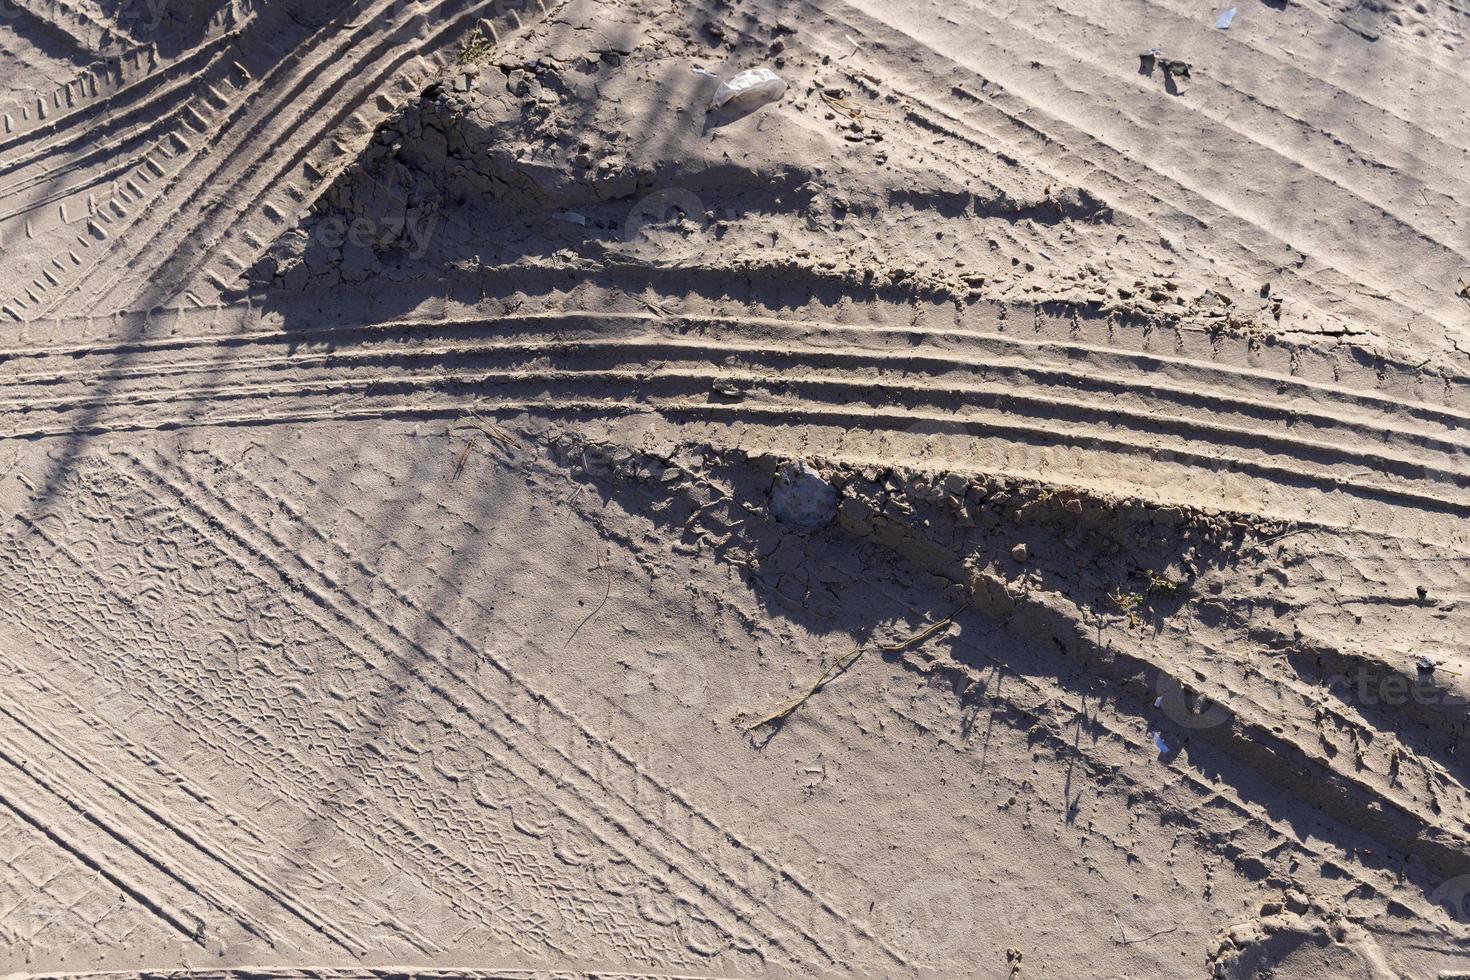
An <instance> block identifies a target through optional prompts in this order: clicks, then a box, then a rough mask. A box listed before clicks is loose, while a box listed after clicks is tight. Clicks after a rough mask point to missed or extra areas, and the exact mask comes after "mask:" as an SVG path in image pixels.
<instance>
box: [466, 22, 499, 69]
mask: <svg viewBox="0 0 1470 980" xmlns="http://www.w3.org/2000/svg"><path fill="white" fill-rule="evenodd" d="M494 47H495V42H494V41H491V40H490V39H489V38H487V37H485V36H484V35H482V34H481V33H480V29H479V28H478V27H477V28H475V30H474V32H473V33H471V34H470V36H469V37H467V38H465V42H464V43H463V44H461V45H460V46H459V63H460V64H461V65H470V64H474V63H475V62H476V61H479V60H480V59H481V58H483V57H484V56H485V55H487V54H489V53H490V52H491V50H492V49H493V48H494Z"/></svg>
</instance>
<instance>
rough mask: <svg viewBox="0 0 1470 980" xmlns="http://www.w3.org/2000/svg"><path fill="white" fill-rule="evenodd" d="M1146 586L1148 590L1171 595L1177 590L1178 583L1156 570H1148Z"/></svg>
mask: <svg viewBox="0 0 1470 980" xmlns="http://www.w3.org/2000/svg"><path fill="white" fill-rule="evenodd" d="M1147 574H1148V588H1149V591H1150V592H1161V593H1163V594H1164V595H1173V594H1174V593H1175V592H1178V591H1179V583H1178V582H1176V581H1174V580H1173V579H1171V578H1169V577H1168V576H1167V575H1160V574H1159V573H1158V572H1148V573H1147Z"/></svg>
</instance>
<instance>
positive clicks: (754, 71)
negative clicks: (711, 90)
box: [709, 68, 786, 111]
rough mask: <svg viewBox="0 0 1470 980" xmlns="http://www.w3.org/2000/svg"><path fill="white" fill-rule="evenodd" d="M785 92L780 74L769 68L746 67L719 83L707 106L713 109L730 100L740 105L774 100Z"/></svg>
mask: <svg viewBox="0 0 1470 980" xmlns="http://www.w3.org/2000/svg"><path fill="white" fill-rule="evenodd" d="M785 94H786V82H785V81H783V80H782V78H781V76H780V75H777V74H776V73H775V72H773V71H771V69H769V68H747V69H746V70H745V71H742V72H739V73H737V74H735V75H732V76H730V77H729V78H727V79H725V80H724V81H723V82H721V83H720V84H719V87H718V88H716V89H715V94H714V98H712V99H710V103H709V107H710V110H711V111H714V110H715V109H720V108H723V107H724V106H726V105H729V104H730V103H732V102H735V103H739V104H742V105H744V104H758V103H762V102H775V101H776V100H777V99H779V98H781V96H783V95H785Z"/></svg>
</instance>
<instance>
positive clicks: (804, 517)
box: [771, 461, 837, 531]
mask: <svg viewBox="0 0 1470 980" xmlns="http://www.w3.org/2000/svg"><path fill="white" fill-rule="evenodd" d="M771 513H773V514H775V515H776V519H777V520H779V521H781V522H782V523H783V524H792V525H795V526H796V527H800V528H804V529H806V530H809V531H815V530H817V529H818V528H823V527H826V526H827V525H828V524H830V523H832V519H833V518H834V517H836V516H837V488H836V487H834V486H832V484H830V483H828V482H827V481H826V480H824V479H822V476H821V474H820V473H818V472H817V471H816V470H814V469H812V468H811V467H810V466H809V465H807V464H806V463H804V462H800V461H796V462H790V463H785V464H783V465H782V467H781V469H780V470H779V471H777V473H776V485H775V486H774V487H772V488H771Z"/></svg>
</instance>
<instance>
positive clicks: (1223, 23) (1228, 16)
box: [1215, 7, 1235, 31]
mask: <svg viewBox="0 0 1470 980" xmlns="http://www.w3.org/2000/svg"><path fill="white" fill-rule="evenodd" d="M1234 20H1235V8H1234V7H1231V8H1230V9H1229V10H1226V11H1224V12H1223V13H1221V14H1220V18H1219V19H1218V20H1216V21H1215V29H1216V30H1221V31H1228V30H1230V25H1231V23H1232V22H1233V21H1234Z"/></svg>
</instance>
